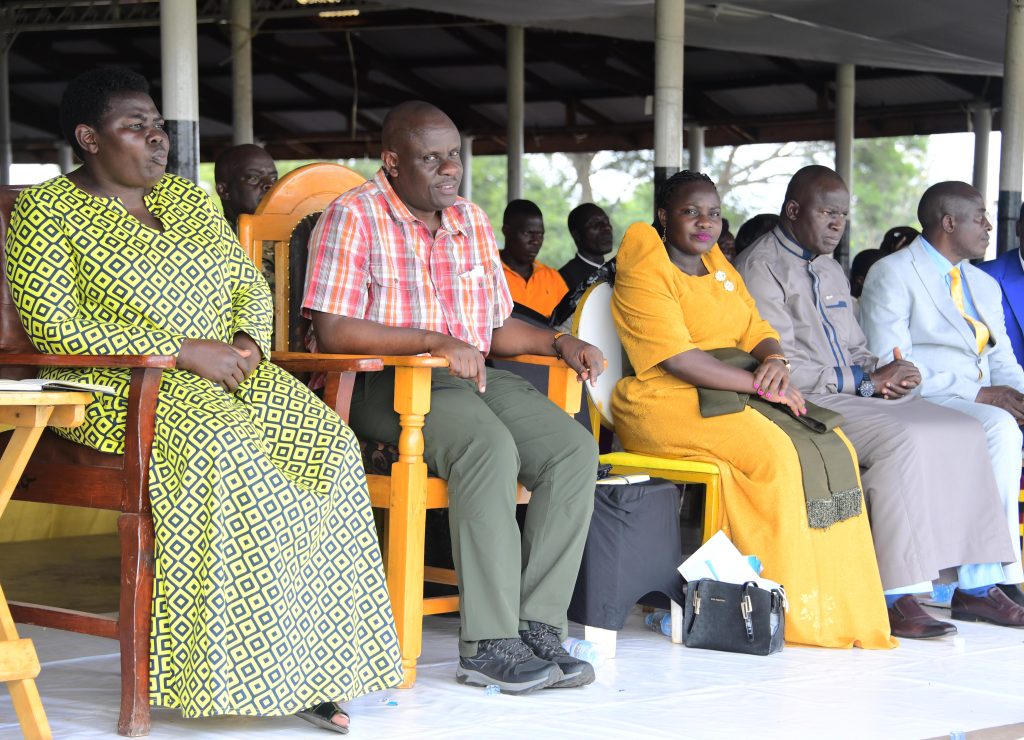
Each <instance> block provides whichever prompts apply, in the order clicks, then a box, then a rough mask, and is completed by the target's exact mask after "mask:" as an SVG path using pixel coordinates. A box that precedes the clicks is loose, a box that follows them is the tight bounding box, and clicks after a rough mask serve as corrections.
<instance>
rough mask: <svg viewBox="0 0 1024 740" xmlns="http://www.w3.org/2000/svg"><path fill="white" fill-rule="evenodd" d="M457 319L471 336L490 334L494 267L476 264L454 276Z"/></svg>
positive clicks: (487, 335)
mask: <svg viewBox="0 0 1024 740" xmlns="http://www.w3.org/2000/svg"><path fill="white" fill-rule="evenodd" d="M455 288H456V295H457V296H458V298H457V303H458V306H457V312H458V315H459V321H460V322H461V323H462V325H463V326H464V327H466V329H468V332H469V334H470V335H472V336H478V337H480V338H481V339H483V338H485V337H489V336H490V329H491V328H492V326H493V321H492V313H493V307H494V301H495V286H494V268H493V266H491V265H485V264H478V265H473V266H472V267H471V268H470V269H468V270H466V271H465V272H462V273H461V274H458V275H456V276H455Z"/></svg>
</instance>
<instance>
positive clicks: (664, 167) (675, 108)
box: [654, 0, 686, 192]
mask: <svg viewBox="0 0 1024 740" xmlns="http://www.w3.org/2000/svg"><path fill="white" fill-rule="evenodd" d="M685 17H686V0H655V4H654V188H655V192H657V189H658V187H660V185H661V184H662V183H663V182H665V180H667V179H668V178H669V177H671V176H672V175H674V174H675V173H676V172H678V171H679V170H680V169H682V166H683V22H684V19H685Z"/></svg>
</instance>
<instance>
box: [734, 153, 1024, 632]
mask: <svg viewBox="0 0 1024 740" xmlns="http://www.w3.org/2000/svg"><path fill="white" fill-rule="evenodd" d="M849 208H850V194H849V191H848V190H847V188H846V185H845V184H844V183H843V180H842V178H840V177H839V175H838V174H836V173H835V172H833V171H832V170H830V169H828V168H827V167H821V166H818V165H812V166H809V167H805V168H803V169H801V170H800V171H799V172H797V173H796V174H795V175H794V176H793V179H792V180H791V181H790V183H789V187H788V189H787V191H786V200H785V203H784V205H783V207H782V213H781V216H780V222H779V225H778V226H777V227H776V228H775V229H774V230H772V231H771V232H769V233H767V234H765V235H764V236H762V237H761V238H760V239H759V240H757V241H756V242H754V244H753V245H751V246H750V247H749V248H747V249H745V250H744V251H743V252H742V253H741V254H740V255H739V257H738V258H737V260H736V268H737V269H738V270H739V272H740V274H741V275H742V276H743V279H744V280H745V281H746V284H747V288H748V289H749V290H750V292H751V294H752V295H753V296H754V299H755V300H756V301H757V307H758V310H759V311H760V312H761V315H762V316H763V317H764V318H765V319H766V320H767V321H768V322H770V323H771V325H772V326H773V327H775V329H776V330H777V331H778V332H779V335H780V336H781V343H782V348H783V351H784V352H785V353H786V354H787V356H788V359H789V361H790V362H791V363H792V366H793V370H792V375H791V377H790V382H791V383H792V384H794V385H795V386H796V387H797V388H798V389H799V390H800V391H801V392H802V393H803V394H804V396H805V397H806V398H807V399H808V400H809V401H813V402H814V403H816V404H818V405H820V406H824V407H826V408H830V409H832V410H834V411H837V412H839V413H841V414H842V415H843V418H844V419H845V422H844V423H843V431H844V432H845V433H846V436H847V437H848V438H849V439H850V441H851V442H852V443H853V445H854V448H855V449H856V450H857V457H858V458H859V460H860V465H861V478H862V483H863V486H864V494H865V499H866V501H867V506H868V514H869V517H870V519H871V530H872V534H873V538H874V544H875V554H876V556H877V559H878V568H879V572H880V573H881V576H882V586H883V588H884V589H885V596H886V604H887V606H888V607H889V623H890V626H891V628H892V633H893V634H894V635H896V636H897V637H912V638H913V637H937V636H940V635H943V634H947V633H950V632H955V631H956V627H954V626H953V625H952V624H949V623H948V622H940V621H938V620H936V619H933V618H932V617H930V616H929V615H928V614H927V613H926V612H925V611H924V610H923V609H922V608H921V606H920V605H919V604H918V602H917V600H916V599H915V598H914V596H913V594H915V593H930V592H931V590H932V581H933V580H938V579H939V578H940V572H941V571H943V570H944V569H946V568H949V567H951V566H961V567H960V573H959V580H960V584H961V586H962V587H965V588H966V587H973V586H986V587H988V586H991V585H992V584H994V583H996V582H997V581H1000V580H1002V579H1003V574H1002V567H1001V565H1000V564H1001V563H1002V562H1009V561H1012V560H1013V559H1014V555H1015V554H1014V551H1013V549H1012V548H1011V545H1010V541H1009V539H1008V538H1007V536H1006V525H1005V518H1004V514H1003V506H1002V503H1001V501H1000V499H999V491H998V488H997V486H996V481H995V478H994V477H993V472H992V466H991V464H990V463H989V460H988V455H987V454H986V444H985V433H984V431H983V430H982V428H981V426H980V425H979V424H978V423H977V422H976V421H975V420H974V419H972V418H970V417H968V416H966V415H964V414H960V413H958V412H956V411H952V410H949V409H944V408H941V407H938V406H935V405H934V404H930V403H928V402H927V401H924V400H922V399H920V398H915V397H913V396H911V395H910V393H911V391H912V389H913V388H915V387H916V386H917V385H918V384H919V383H920V381H921V374H920V373H919V372H918V370H917V368H915V367H914V366H913V365H912V364H911V363H910V362H908V361H906V360H903V359H900V352H899V349H897V350H896V353H895V354H896V356H895V358H893V357H891V356H890V357H889V358H888V359H889V361H888V362H887V363H886V364H881V363H880V362H879V359H878V357H877V356H875V355H873V354H872V353H871V352H869V351H868V347H867V341H866V340H865V338H864V334H863V332H862V331H861V329H860V326H858V324H857V319H856V318H855V317H854V314H853V308H852V298H851V296H850V290H849V284H848V283H847V281H846V277H845V276H844V275H843V269H842V267H841V266H840V265H839V263H838V262H836V261H835V260H834V259H833V258H832V252H833V251H834V250H835V248H836V246H837V245H838V244H839V240H840V238H841V237H842V235H843V232H844V230H845V228H846V218H847V214H848V212H849ZM887 346H888V345H887ZM893 346H897V345H893ZM898 346H899V347H903V346H904V345H902V344H900V345H898ZM891 354H892V347H890V355H891ZM1018 554H1019V550H1018ZM976 563H989V564H990V565H988V566H977V565H973V564H976ZM946 575H947V576H948V575H949V574H946ZM968 612H969V613H971V614H974V612H973V611H972V607H968ZM982 614H984V612H983V613H982ZM979 616H980V615H979Z"/></svg>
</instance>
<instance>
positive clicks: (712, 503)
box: [572, 282, 721, 657]
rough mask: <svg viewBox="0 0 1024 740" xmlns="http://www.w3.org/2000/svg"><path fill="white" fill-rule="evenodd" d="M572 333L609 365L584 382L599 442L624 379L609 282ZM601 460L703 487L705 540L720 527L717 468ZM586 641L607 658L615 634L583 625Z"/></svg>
mask: <svg viewBox="0 0 1024 740" xmlns="http://www.w3.org/2000/svg"><path fill="white" fill-rule="evenodd" d="M572 328H573V334H575V335H576V336H577V337H579V338H580V339H582V340H583V341H585V342H589V343H590V344H593V345H594V346H596V347H600V348H601V351H602V352H604V355H605V358H606V359H607V360H608V367H607V368H606V369H605V371H604V372H603V373H602V374H601V376H600V377H599V378H598V379H597V384H596V385H594V386H592V385H590V384H589V383H586V384H585V385H584V387H585V388H586V389H587V406H588V408H589V411H590V425H591V428H592V429H593V430H594V438H595V439H599V437H600V433H601V427H604V428H606V429H610V430H611V431H613V432H614V431H615V419H614V417H613V415H612V393H613V392H614V391H615V385H616V384H617V383H618V382H619V380H620V379H621V378H622V374H623V369H622V343H621V342H620V341H619V335H618V332H617V331H616V330H615V321H614V320H613V319H612V287H611V286H610V285H609V284H608V283H603V282H602V283H595V284H594V285H592V286H591V287H590V288H589V289H588V290H587V292H586V293H584V294H583V298H581V299H580V302H579V305H577V307H576V313H575V314H574V316H573V321H572ZM601 462H602V463H606V464H608V465H611V466H612V471H611V472H612V473H613V474H616V475H629V474H632V473H647V474H649V475H652V476H657V477H659V478H666V479H668V480H670V481H673V482H676V483H693V484H700V485H702V486H704V492H705V494H704V496H705V499H704V532H703V540H704V541H707V539H708V538H709V537H711V535H713V534H714V533H715V532H717V531H718V530H719V528H720V525H721V488H720V486H719V480H720V475H719V471H718V466H717V465H714V464H713V463H706V462H697V461H692V460H674V459H671V458H666V457H657V456H655V455H643V454H640V453H636V452H609V453H607V454H604V455H601ZM584 630H585V636H586V639H587V640H591V641H592V642H596V643H598V644H600V645H601V646H602V647H603V648H604V649H605V650H606V651H608V652H607V654H608V656H609V657H613V656H614V655H615V632H614V631H613V630H605V629H601V628H599V627H591V626H585V628H584ZM682 641H683V611H682V607H681V606H680V605H679V604H677V603H676V602H674V601H673V602H672V642H675V643H681V642H682Z"/></svg>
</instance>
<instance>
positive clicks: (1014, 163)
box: [996, 0, 1024, 254]
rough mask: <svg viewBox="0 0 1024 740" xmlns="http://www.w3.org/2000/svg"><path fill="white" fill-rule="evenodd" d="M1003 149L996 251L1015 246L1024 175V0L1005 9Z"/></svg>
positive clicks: (1000, 156) (1015, 0)
mask: <svg viewBox="0 0 1024 740" xmlns="http://www.w3.org/2000/svg"><path fill="white" fill-rule="evenodd" d="M1002 132H1003V135H1002V137H1001V138H1002V148H1001V150H1000V152H999V212H998V216H997V219H996V250H997V251H998V252H999V254H1002V253H1003V252H1008V251H1010V250H1011V249H1015V248H1016V246H1017V236H1016V234H1015V233H1014V225H1015V224H1016V222H1017V216H1018V214H1019V210H1020V191H1021V179H1022V175H1024V149H1022V141H1021V137H1022V136H1024V0H1009V2H1008V3H1007V11H1006V51H1005V57H1004V60H1003V111H1002Z"/></svg>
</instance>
